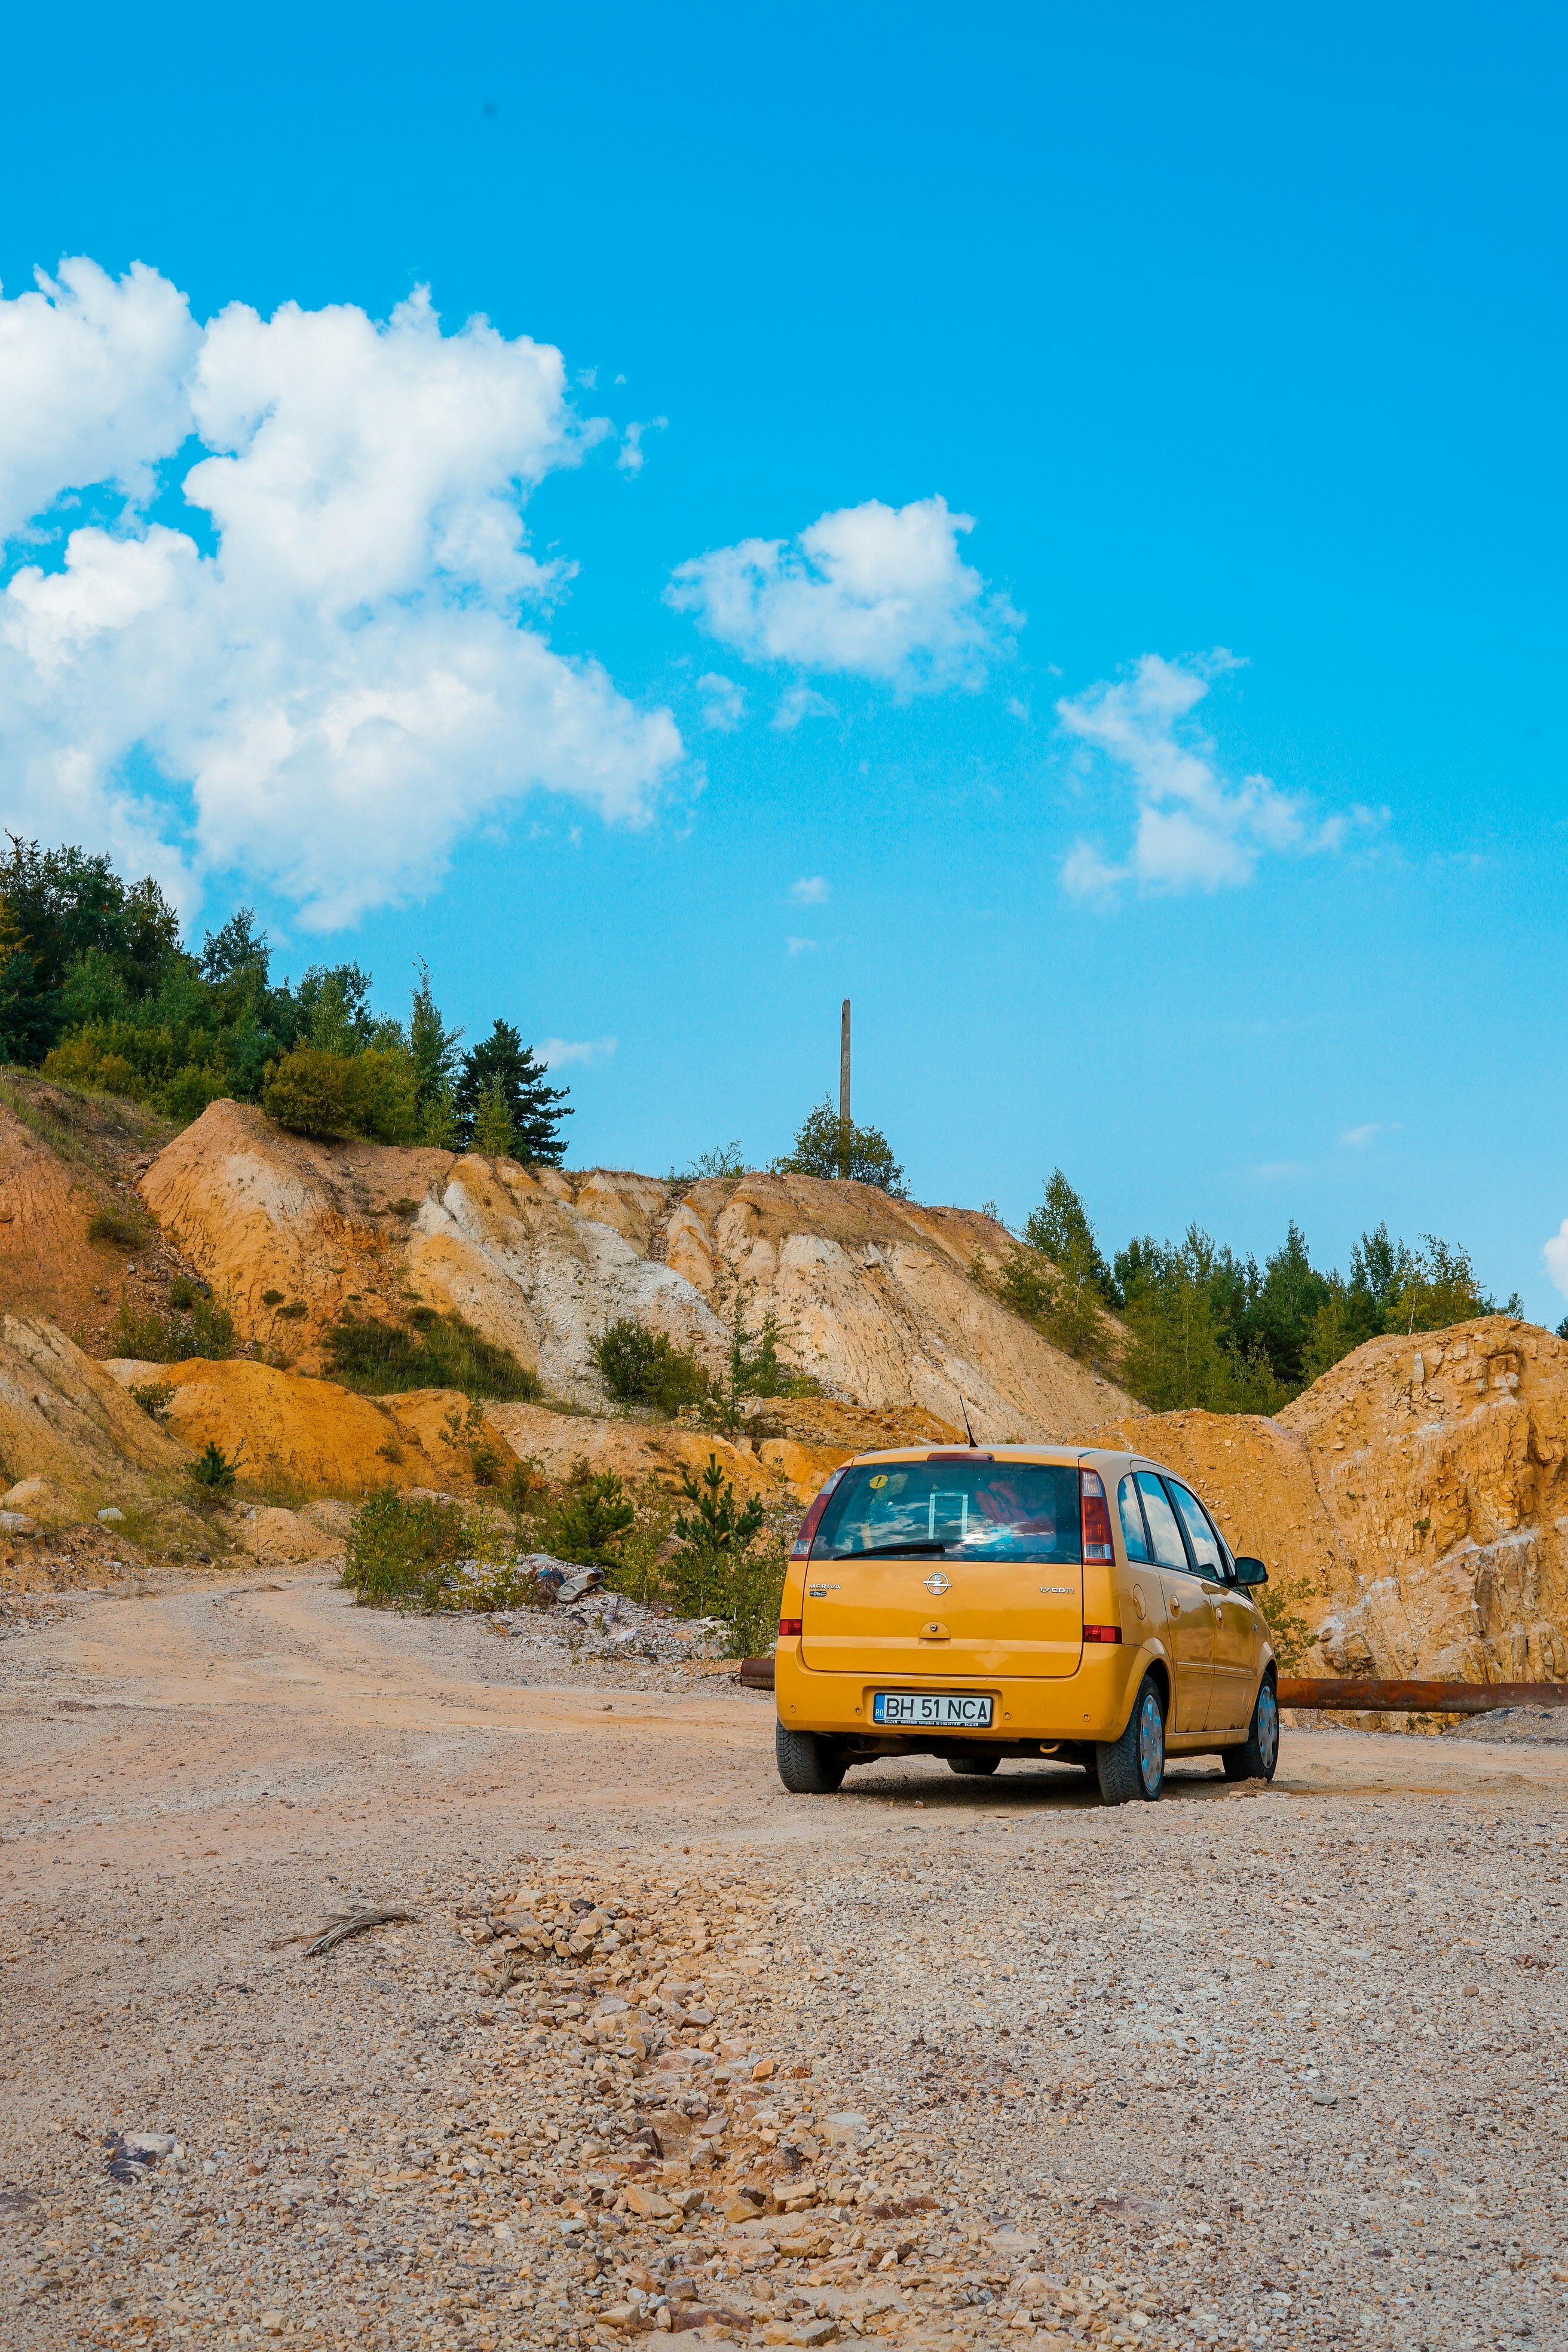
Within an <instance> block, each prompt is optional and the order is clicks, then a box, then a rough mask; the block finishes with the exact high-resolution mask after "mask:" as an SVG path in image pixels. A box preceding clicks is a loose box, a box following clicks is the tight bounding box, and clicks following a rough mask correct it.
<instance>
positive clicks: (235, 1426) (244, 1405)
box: [94, 1357, 468, 1496]
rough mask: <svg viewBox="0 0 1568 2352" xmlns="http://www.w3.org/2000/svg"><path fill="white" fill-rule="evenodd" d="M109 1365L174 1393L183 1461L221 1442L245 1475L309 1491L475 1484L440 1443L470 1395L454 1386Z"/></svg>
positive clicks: (255, 1368) (228, 1368)
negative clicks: (375, 1391) (392, 1389)
mask: <svg viewBox="0 0 1568 2352" xmlns="http://www.w3.org/2000/svg"><path fill="white" fill-rule="evenodd" d="M97 1369H98V1368H97V1367H96V1366H95V1367H94V1370H97ZM102 1369H103V1370H104V1371H105V1372H106V1373H108V1374H110V1375H111V1376H112V1378H113V1379H114V1380H115V1381H118V1382H120V1383H121V1384H122V1385H123V1386H125V1387H127V1388H128V1387H130V1386H132V1384H140V1383H142V1382H151V1381H161V1382H163V1383H164V1384H166V1385H167V1386H168V1387H169V1388H170V1389H172V1390H173V1391H174V1394H173V1395H172V1397H171V1398H170V1400H169V1404H168V1411H167V1421H168V1426H169V1430H170V1432H171V1433H172V1434H173V1435H174V1437H176V1438H178V1439H180V1440H182V1441H183V1443H182V1444H181V1446H180V1448H179V1449H178V1459H179V1461H180V1462H181V1463H182V1464H184V1463H185V1462H187V1461H188V1460H189V1459H190V1455H189V1454H188V1453H187V1452H186V1451H185V1449H186V1448H187V1447H189V1448H193V1449H194V1450H195V1452H196V1453H198V1454H199V1453H201V1452H203V1451H204V1450H205V1447H206V1446H207V1445H208V1444H214V1445H216V1446H217V1447H218V1449H219V1450H220V1452H221V1453H223V1454H225V1455H226V1458H227V1459H228V1460H229V1461H231V1462H235V1461H237V1463H238V1465H239V1468H240V1471H241V1474H242V1475H243V1476H245V1477H246V1478H247V1479H252V1480H257V1481H259V1482H261V1483H263V1484H264V1485H265V1484H267V1483H269V1482H270V1483H275V1484H280V1485H282V1486H298V1487H299V1488H300V1491H301V1492H302V1493H303V1494H307V1495H323V1494H325V1495H344V1496H349V1495H363V1494H367V1493H369V1492H370V1491H371V1489H372V1488H373V1487H376V1486H400V1487H401V1486H447V1485H449V1484H457V1483H462V1484H465V1485H466V1484H467V1483H468V1478H467V1456H466V1454H459V1453H458V1452H457V1450H456V1449H455V1448H454V1447H452V1446H451V1445H450V1444H444V1443H442V1442H441V1440H442V1439H443V1438H444V1436H445V1430H444V1416H445V1415H446V1414H448V1413H453V1412H456V1413H457V1414H458V1417H459V1419H460V1418H461V1416H462V1415H463V1414H464V1413H465V1412H467V1410H468V1399H467V1397H463V1396H458V1395H457V1394H455V1393H454V1392H452V1391H447V1390H422V1391H419V1392H418V1393H417V1394H416V1395H414V1396H407V1397H402V1396H399V1397H363V1396H356V1395H355V1394H354V1393H353V1391H352V1390H350V1389H344V1388H340V1387H338V1386H337V1384H336V1383H335V1382H334V1381H314V1380H302V1379H300V1377H299V1375H298V1374H296V1373H292V1372H283V1371H278V1370H274V1369H273V1367H272V1366H271V1365H270V1364H258V1363H252V1362H248V1361H247V1360H245V1359H243V1358H236V1359H234V1360H231V1361H229V1362H227V1363H217V1364H214V1363H208V1362H206V1361H205V1360H203V1359H201V1358H199V1357H198V1358H193V1359H192V1360H190V1361H189V1362H186V1363H183V1364H142V1363H135V1362H132V1361H130V1360H115V1361H113V1362H110V1363H107V1364H105V1365H104V1366H103V1368H102ZM132 1410H133V1411H134V1410H135V1408H134V1407H132ZM139 1418H141V1419H142V1420H143V1421H144V1420H145V1419H146V1415H145V1414H140V1415H139ZM426 1440H428V1443H426Z"/></svg>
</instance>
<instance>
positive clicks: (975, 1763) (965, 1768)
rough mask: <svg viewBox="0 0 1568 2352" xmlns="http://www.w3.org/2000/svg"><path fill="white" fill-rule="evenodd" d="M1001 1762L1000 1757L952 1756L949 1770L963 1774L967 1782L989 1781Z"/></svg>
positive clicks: (948, 1760)
mask: <svg viewBox="0 0 1568 2352" xmlns="http://www.w3.org/2000/svg"><path fill="white" fill-rule="evenodd" d="M1001 1761H1002V1759H1001V1758H1000V1756H950V1757H949V1758H948V1759H947V1769H948V1770H949V1771H950V1772H962V1773H963V1776H964V1778H965V1780H989V1779H990V1777H991V1775H992V1773H993V1772H994V1770H995V1769H996V1767H997V1766H998V1764H1000V1762H1001Z"/></svg>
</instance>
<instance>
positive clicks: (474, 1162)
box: [142, 1102, 1137, 1441]
mask: <svg viewBox="0 0 1568 2352" xmlns="http://www.w3.org/2000/svg"><path fill="white" fill-rule="evenodd" d="M142 1194H143V1197H144V1199H145V1200H146V1202H147V1203H148V1205H149V1206H150V1207H151V1209H152V1210H153V1213H154V1214H155V1215H156V1216H157V1218H158V1220H159V1223H160V1224H161V1225H162V1227H163V1231H164V1233H165V1234H167V1235H168V1236H169V1237H170V1239H171V1240H172V1241H173V1243H174V1245H175V1246H176V1247H177V1248H178V1249H179V1250H180V1251H181V1253H182V1254H183V1255H184V1256H185V1257H187V1258H188V1259H189V1260H190V1261H191V1262H192V1263H193V1264H194V1265H196V1266H197V1267H198V1268H199V1269H200V1271H201V1273H202V1274H203V1275H204V1276H205V1277H206V1279H207V1280H208V1281H209V1282H211V1283H212V1284H213V1286H214V1287H215V1289H216V1290H218V1291H220V1292H222V1293H223V1294H224V1295H225V1296H226V1298H227V1299H228V1301H229V1303H230V1305H231V1307H232V1308H233V1310H234V1313H235V1318H236V1321H237V1327H238V1328H239V1330H240V1332H241V1334H242V1335H243V1336H244V1337H247V1338H249V1339H256V1340H258V1341H259V1342H261V1343H263V1344H265V1345H267V1346H268V1347H277V1346H278V1345H279V1343H286V1344H287V1347H288V1349H289V1354H290V1355H291V1356H293V1357H294V1358H295V1360H297V1361H298V1363H299V1364H300V1367H301V1369H304V1370H310V1369H312V1368H314V1366H315V1365H316V1364H317V1363H319V1360H320V1357H319V1346H320V1340H321V1333H322V1330H323V1329H324V1328H325V1326H326V1325H327V1324H329V1323H331V1321H333V1320H334V1319H335V1318H337V1317H338V1316H339V1315H340V1314H341V1313H342V1312H343V1310H344V1309H345V1308H347V1309H349V1310H350V1311H353V1312H360V1313H366V1312H375V1313H378V1314H384V1315H390V1316H393V1317H399V1316H402V1315H405V1314H406V1312H407V1310H408V1307H410V1306H411V1305H412V1304H415V1303H416V1302H417V1303H423V1304H426V1305H427V1306H431V1307H439V1308H443V1309H445V1308H448V1307H456V1308H457V1309H458V1311H459V1312H460V1313H462V1314H463V1315H464V1316H466V1317H467V1318H468V1321H469V1322H470V1323H472V1324H474V1325H475V1326H476V1327H477V1328H479V1330H480V1331H481V1332H483V1333H484V1335H485V1337H486V1338H487V1339H492V1340H495V1341H497V1342H499V1343H500V1344H501V1345H503V1346H505V1347H508V1348H510V1349H512V1350H513V1351H514V1353H515V1354H516V1355H517V1356H518V1357H519V1358H520V1359H521V1361H522V1362H523V1363H524V1364H526V1365H527V1366H529V1368H530V1369H531V1370H536V1371H538V1372H539V1373H540V1375H541V1376H542V1379H543V1381H544V1382H545V1384H546V1386H547V1387H548V1388H549V1389H550V1390H551V1391H552V1392H553V1393H554V1394H556V1395H557V1396H559V1397H561V1398H563V1399H564V1400H567V1401H569V1402H574V1403H575V1404H578V1405H580V1406H584V1407H587V1408H589V1409H593V1408H594V1407H595V1406H602V1405H603V1404H604V1402H605V1393H604V1390H603V1386H602V1384H601V1382H600V1381H599V1377H598V1374H597V1373H596V1372H595V1370H594V1367H593V1362H592V1359H591V1357H590V1354H589V1344H590V1342H591V1340H592V1339H594V1338H595V1335H596V1334H597V1333H598V1332H600V1331H602V1330H603V1329H604V1328H605V1326H606V1325H607V1324H609V1323H611V1322H613V1321H615V1320H616V1318H617V1317H620V1316H626V1315H630V1316H636V1317H637V1318H639V1319H641V1320H642V1321H644V1322H647V1323H648V1324H650V1325H652V1326H654V1327H656V1328H659V1329H662V1330H665V1331H668V1333H669V1334H670V1336H671V1337H672V1338H674V1339H678V1340H679V1341H680V1342H681V1343H682V1344H683V1345H689V1346H692V1347H694V1348H696V1349H697V1350H698V1351H699V1353H700V1354H701V1355H702V1356H704V1357H705V1358H706V1359H707V1360H709V1361H710V1363H712V1364H713V1365H715V1366H717V1365H718V1364H720V1363H721V1362H722V1361H723V1360H724V1357H725V1352H726V1349H727V1345H728V1338H727V1329H726V1325H727V1318H728V1317H729V1315H730V1312H731V1307H732V1306H733V1303H734V1300H735V1298H736V1297H737V1294H738V1293H741V1292H743V1293H744V1296H745V1299H746V1312H747V1315H748V1318H749V1319H750V1321H751V1322H752V1325H753V1326H755V1325H756V1324H757V1323H758V1322H759V1321H760V1319H761V1318H762V1316H763V1314H764V1313H765V1312H766V1311H767V1310H768V1309H769V1308H772V1309H773V1311H774V1312H775V1313H776V1315H777V1317H778V1319H779V1325H780V1330H781V1334H782V1345H781V1350H780V1352H781V1355H782V1356H783V1357H784V1359H785V1360H786V1361H787V1362H789V1363H790V1364H791V1365H793V1366H794V1367H795V1368H796V1369H798V1370H804V1371H807V1372H810V1373H812V1374H814V1375H815V1376H816V1379H818V1380H819V1381H821V1382H822V1383H823V1385H824V1387H825V1389H826V1391H827V1393H828V1395H829V1396H830V1397H836V1398H839V1399H842V1400H844V1401H846V1402H850V1403H853V1404H857V1405H861V1406H866V1407H869V1408H871V1409H873V1410H875V1411H878V1412H911V1411H912V1412H922V1413H925V1414H928V1415H932V1416H935V1417H936V1419H937V1420H938V1421H939V1422H940V1423H943V1424H945V1425H946V1426H947V1427H948V1428H951V1429H956V1428H957V1427H958V1426H959V1425H960V1424H961V1423H962V1418H963V1408H962V1405H961V1403H960V1395H961V1393H962V1395H963V1398H964V1399H966V1400H967V1402H968V1405H969V1410H970V1412H971V1414H972V1415H973V1423H974V1427H975V1430H976V1433H978V1434H980V1435H983V1436H986V1437H990V1438H992V1439H994V1440H997V1441H1002V1440H1005V1439H1011V1438H1019V1437H1043V1436H1047V1435H1049V1436H1072V1435H1077V1434H1078V1433H1080V1432H1081V1431H1083V1430H1085V1429H1087V1428H1088V1427H1089V1425H1090V1423H1093V1422H1096V1421H1099V1420H1101V1419H1103V1418H1104V1417H1105V1415H1106V1414H1107V1412H1136V1411H1137V1407H1136V1405H1135V1404H1134V1403H1133V1401H1132V1399H1131V1398H1130V1397H1128V1396H1126V1395H1124V1394H1123V1393H1122V1392H1121V1391H1120V1390H1118V1389H1117V1388H1115V1387H1114V1386H1113V1385H1111V1384H1110V1383H1109V1382H1107V1381H1102V1380H1100V1378H1099V1377H1098V1376H1097V1375H1096V1374H1095V1373H1093V1372H1092V1371H1090V1370H1088V1369H1087V1367H1085V1366H1084V1365H1082V1364H1079V1363H1077V1362H1076V1361H1074V1360H1073V1359H1072V1358H1071V1357H1068V1356H1065V1355H1063V1354H1062V1353H1061V1352H1060V1351H1059V1350H1058V1349H1055V1348H1052V1347H1050V1346H1048V1345H1047V1342H1046V1341H1045V1340H1044V1339H1041V1338H1040V1337H1039V1335H1038V1333H1037V1332H1036V1331H1035V1330H1033V1329H1032V1328H1030V1326H1029V1325H1027V1324H1026V1323H1024V1322H1021V1321H1020V1320H1019V1318H1017V1317H1016V1315H1014V1314H1012V1313H1011V1312H1010V1311H1009V1310H1008V1309H1007V1308H1006V1307H1003V1306H1001V1305H1000V1304H999V1303H998V1302H997V1301H996V1300H995V1299H994V1298H991V1297H988V1296H987V1295H986V1293H985V1292H984V1290H983V1289H982V1288H980V1287H979V1286H978V1285H977V1284H975V1283H974V1282H973V1281H972V1280H971V1279H970V1276H969V1275H968V1272H967V1268H968V1266H969V1265H970V1264H971V1263H972V1261H973V1258H974V1256H975V1255H976V1253H977V1252H978V1253H979V1254H980V1255H982V1256H983V1257H984V1258H985V1259H986V1260H987V1261H988V1262H989V1263H991V1264H995V1263H997V1262H999V1261H1000V1259H1001V1258H1002V1257H1003V1255H1005V1252H1006V1250H1007V1249H1008V1247H1009V1246H1010V1244H1009V1242H1008V1237H1007V1235H1006V1234H1005V1231H1004V1229H1003V1228H1002V1227H1001V1226H1000V1225H998V1224H997V1223H995V1221H994V1219H992V1218H990V1217H985V1216H981V1215H978V1214H976V1213H973V1211H970V1210H965V1209H924V1208H919V1207H917V1206H915V1205H914V1204H913V1203H912V1202H905V1201H893V1200H889V1198H888V1196H887V1194H886V1193H883V1192H878V1191H876V1190H875V1189H874V1188H873V1187H871V1186H869V1185H865V1184H834V1183H823V1182H819V1181H816V1180H814V1179H812V1178H809V1177H777V1176H748V1177H745V1178H743V1179H742V1180H740V1181H731V1180H726V1179H713V1180H710V1181H704V1182H700V1183H697V1184H692V1185H681V1184H677V1183H665V1182H661V1181H658V1179H656V1178H652V1177H647V1176H638V1175H633V1174H626V1173H621V1172H617V1171H607V1170H604V1169H593V1170H590V1171H587V1172H586V1173H584V1174H574V1173H569V1172H567V1171H563V1170H555V1169H535V1170H525V1169H522V1168H520V1167H518V1166H516V1165H515V1164H514V1163H513V1162H511V1161H510V1160H485V1159H481V1158H479V1157H478V1156H476V1155H470V1156H468V1157H466V1158H458V1156H456V1155H455V1154H453V1153H451V1152H447V1151H420V1150H395V1149H393V1148H392V1147H389V1146H385V1145H380V1144H374V1143H364V1142H344V1143H317V1142H311V1141H308V1140H307V1139H304V1138H303V1137H300V1136H294V1135H286V1134H284V1133H283V1132H282V1131H281V1130H280V1129H278V1128H277V1127H275V1126H274V1125H273V1124H272V1122H271V1121H270V1120H269V1119H268V1118H265V1117H263V1115H262V1114H261V1113H260V1112H259V1111H257V1110H253V1109H250V1108H247V1107H245V1106H242V1105H239V1104H236V1103H227V1102H223V1103H215V1104H214V1105H213V1106H212V1108H210V1109H209V1110H208V1111H206V1112H205V1113H204V1115H203V1116H202V1118H199V1119H197V1120H196V1121H195V1124H194V1126H191V1127H188V1128H186V1129H185V1130H184V1133H183V1134H181V1135H179V1136H177V1137H176V1138H175V1139H174V1141H173V1142H172V1143H171V1144H170V1145H169V1146H168V1148H167V1149H166V1150H164V1151H163V1152H162V1153H161V1154H160V1155H159V1157H158V1158H157V1159H156V1160H153V1164H152V1166H151V1167H150V1168H149V1169H148V1170H147V1172H146V1175H145V1177H144V1178H143V1180H142ZM268 1292H270V1293H272V1294H273V1295H274V1297H275V1299H278V1300H279V1301H280V1304H279V1305H278V1306H270V1305H268ZM299 1309H302V1310H303V1312H302V1313H295V1314H291V1313H290V1310H299Z"/></svg>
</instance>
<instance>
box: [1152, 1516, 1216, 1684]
mask: <svg viewBox="0 0 1568 2352" xmlns="http://www.w3.org/2000/svg"><path fill="white" fill-rule="evenodd" d="M1136 1475H1137V1479H1138V1491H1139V1494H1140V1495H1141V1496H1142V1500H1143V1512H1144V1516H1145V1517H1146V1518H1147V1520H1148V1522H1149V1535H1150V1538H1151V1540H1152V1544H1153V1547H1154V1557H1155V1559H1157V1560H1158V1562H1159V1564H1160V1590H1161V1596H1162V1599H1163V1602H1164V1606H1165V1647H1166V1649H1167V1651H1168V1652H1169V1653H1170V1657H1171V1664H1172V1668H1173V1674H1174V1676H1175V1684H1176V1689H1175V1696H1174V1697H1173V1700H1172V1704H1171V1716H1172V1723H1171V1728H1172V1730H1173V1731H1202V1730H1203V1729H1204V1727H1205V1724H1206V1723H1207V1721H1208V1710H1209V1698H1210V1695H1211V1692H1212V1690H1213V1685H1214V1617H1213V1613H1212V1607H1211V1603H1210V1601H1209V1598H1208V1595H1207V1594H1206V1593H1205V1591H1204V1588H1203V1585H1202V1583H1201V1582H1200V1581H1199V1580H1198V1578H1197V1576H1196V1575H1195V1574H1194V1568H1193V1563H1192V1559H1191V1558H1190V1555H1189V1553H1188V1550H1187V1547H1186V1544H1185V1542H1184V1539H1183V1536H1182V1529H1181V1523H1180V1521H1179V1520H1178V1518H1177V1517H1176V1507H1175V1505H1174V1503H1173V1501H1172V1500H1171V1497H1170V1496H1169V1495H1167V1493H1166V1492H1165V1485H1164V1481H1163V1479H1162V1478H1160V1477H1158V1476H1157V1475H1155V1474H1154V1472H1152V1470H1140V1471H1139V1472H1138V1473H1137V1474H1136Z"/></svg>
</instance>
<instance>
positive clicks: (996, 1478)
mask: <svg viewBox="0 0 1568 2352" xmlns="http://www.w3.org/2000/svg"><path fill="white" fill-rule="evenodd" d="M1082 1541H1083V1531H1082V1526H1081V1521H1080V1517H1079V1483H1078V1465H1076V1463H1055V1462H889V1464H887V1465H886V1466H885V1467H879V1465H877V1464H876V1463H874V1462H867V1463H862V1464H861V1465H858V1467H857V1468H855V1469H852V1470H847V1471H846V1472H845V1474H844V1476H843V1479H842V1480H841V1482H840V1484H839V1486H838V1487H837V1490H836V1492H835V1493H834V1495H833V1496H832V1498H831V1499H830V1501H829V1503H828V1506H827V1508H826V1511H825V1512H824V1513H823V1515H822V1525H821V1526H820V1528H818V1529H817V1534H816V1542H815V1543H814V1544H813V1546H812V1548H811V1557H812V1558H813V1559H818V1560H821V1559H837V1560H850V1559H857V1558H860V1559H870V1558H873V1557H875V1556H878V1555H880V1556H883V1557H885V1558H889V1559H893V1558H896V1557H897V1556H898V1555H899V1554H900V1553H903V1554H905V1555H908V1556H912V1557H914V1558H917V1559H921V1558H929V1559H940V1558H942V1557H944V1556H945V1557H948V1558H951V1559H1002V1560H1011V1559H1016V1560H1078V1559H1081V1558H1082Z"/></svg>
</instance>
